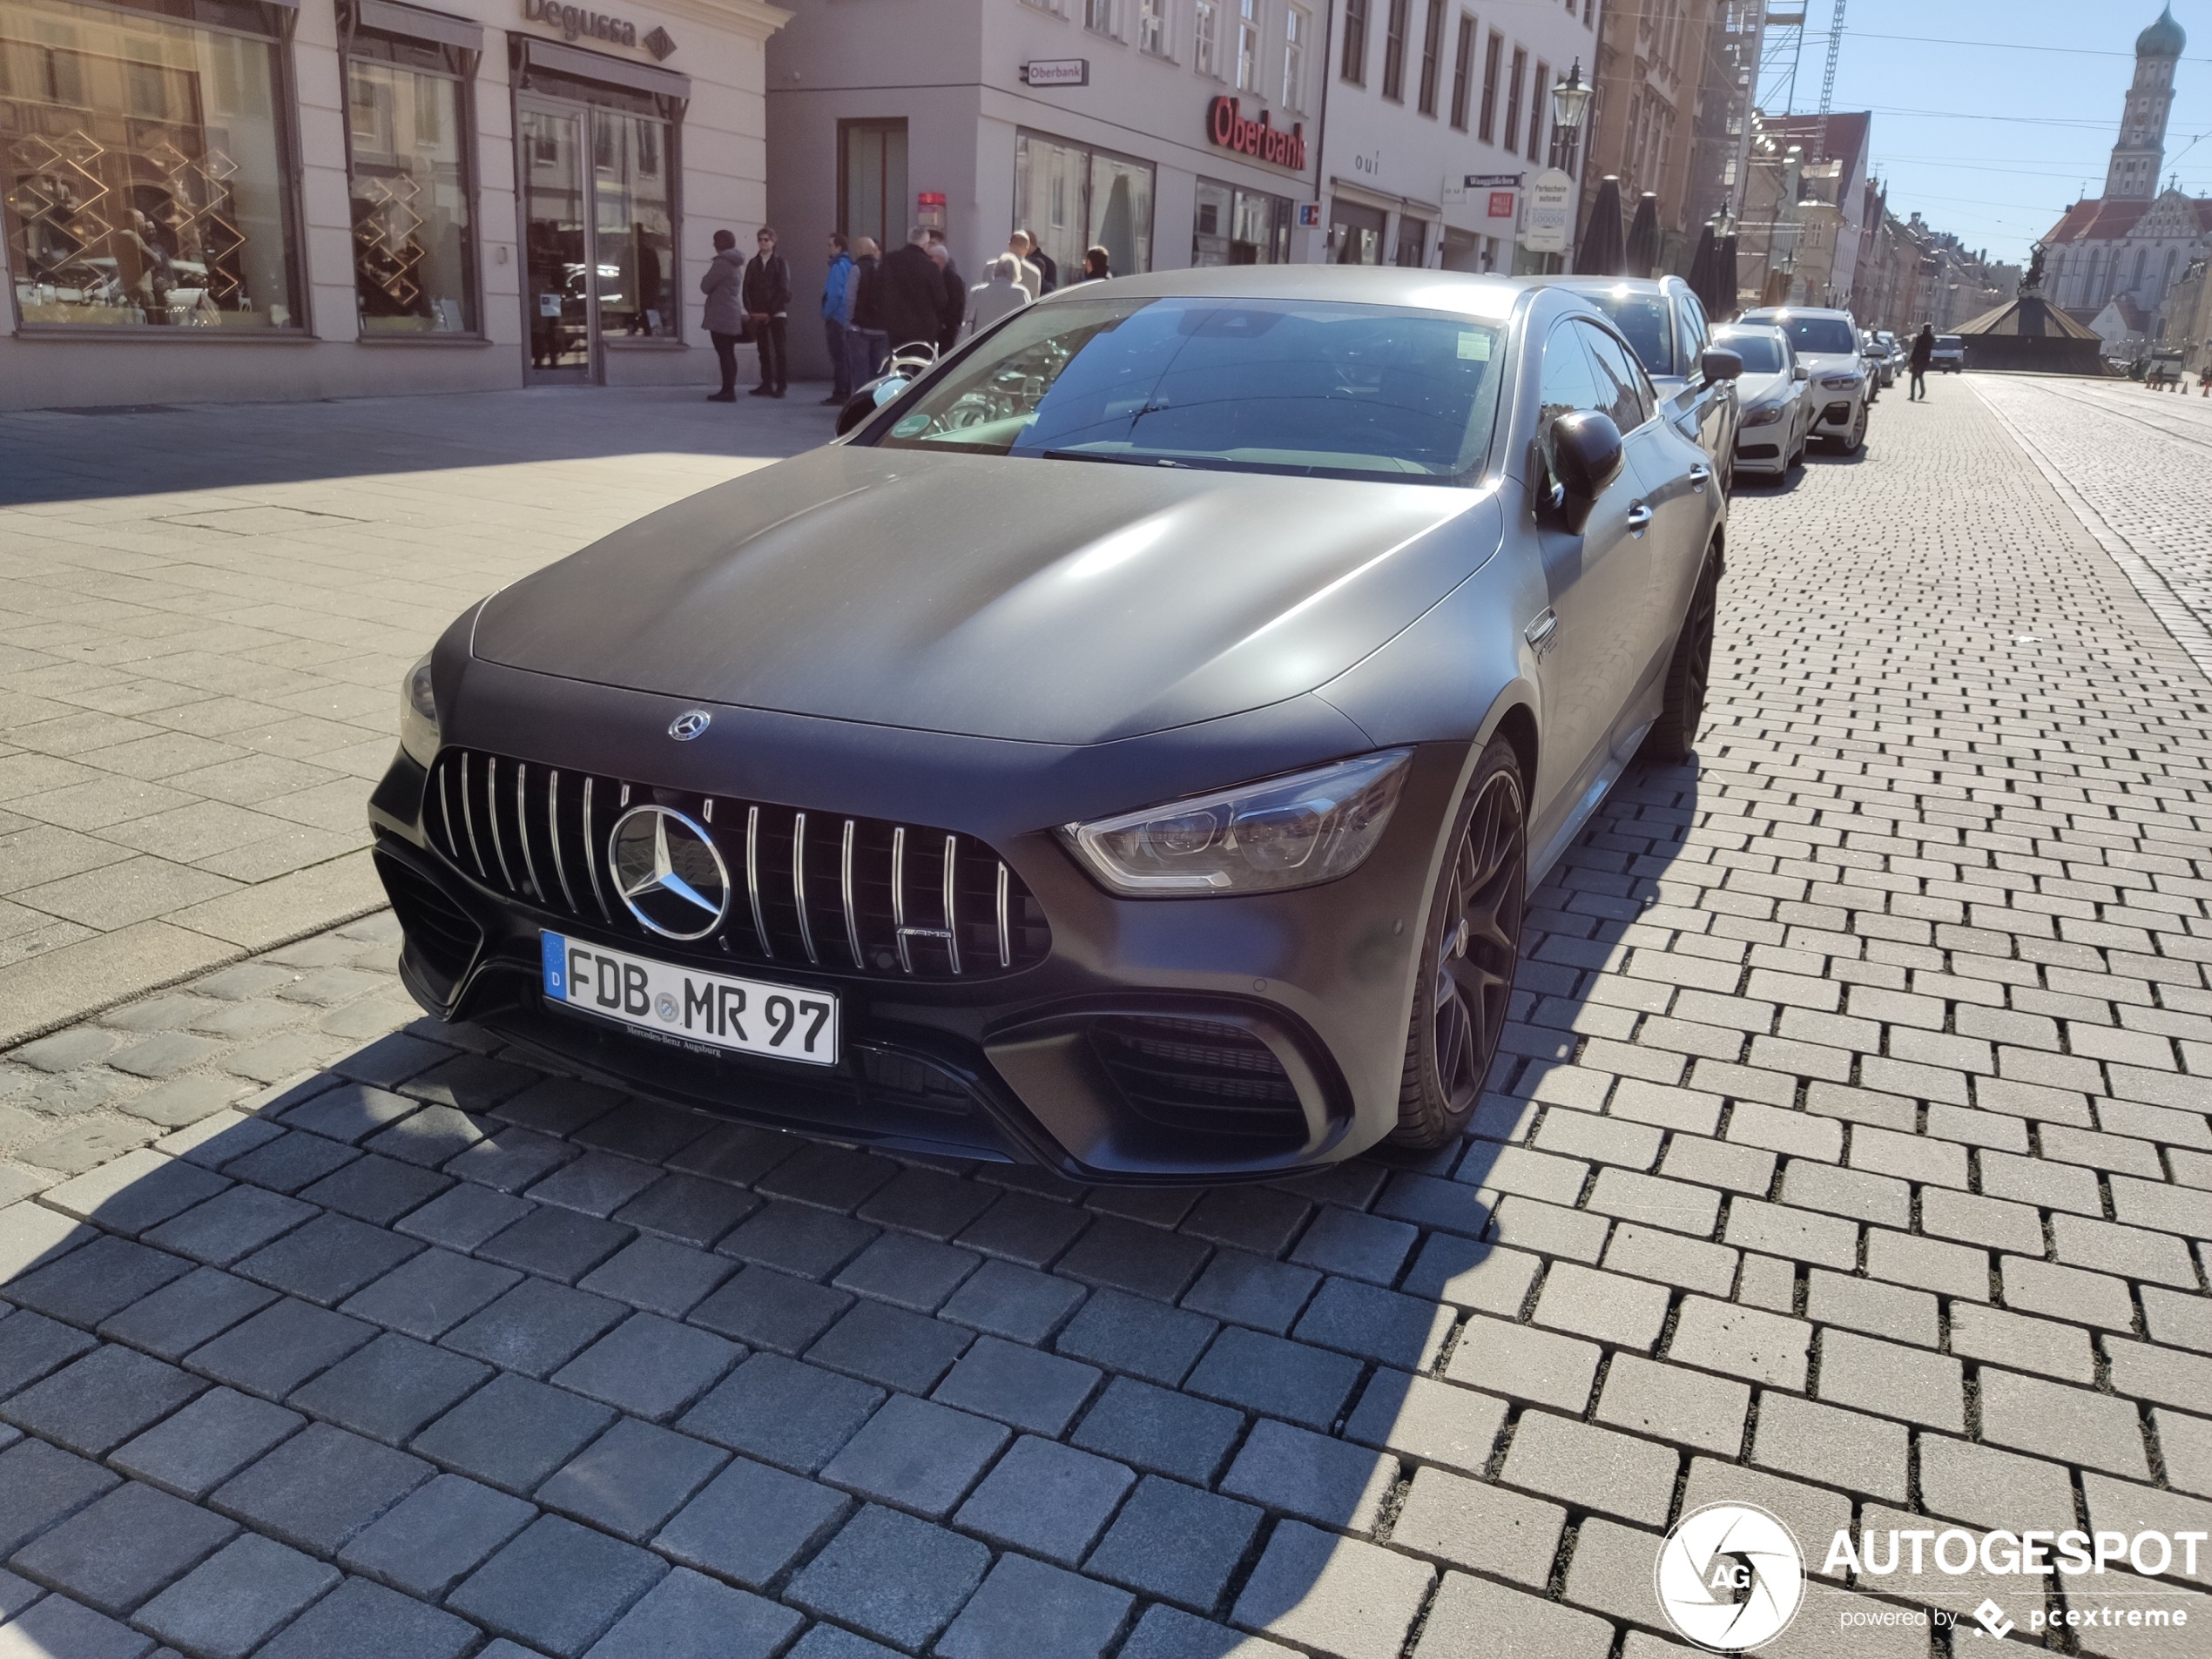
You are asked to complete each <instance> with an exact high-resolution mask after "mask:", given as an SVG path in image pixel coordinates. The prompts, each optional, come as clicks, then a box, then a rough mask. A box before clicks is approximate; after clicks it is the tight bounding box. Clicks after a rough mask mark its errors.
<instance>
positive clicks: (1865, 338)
mask: <svg viewBox="0 0 2212 1659" xmlns="http://www.w3.org/2000/svg"><path fill="white" fill-rule="evenodd" d="M1859 339H1860V341H1862V342H1863V343H1862V344H1861V345H1860V347H1859V348H1858V354H1859V356H1860V357H1861V358H1863V359H1864V360H1865V363H1866V367H1867V368H1868V370H1869V371H1871V374H1873V376H1874V384H1873V387H1871V388H1869V396H1868V401H1870V402H1871V401H1873V400H1874V399H1875V398H1878V397H1879V396H1880V395H1881V393H1880V391H1879V389H1878V388H1882V387H1885V386H1894V385H1896V384H1897V369H1896V368H1895V367H1894V366H1893V365H1892V363H1891V361H1890V348H1889V347H1887V346H1885V345H1884V344H1883V343H1882V341H1881V337H1880V336H1879V335H1878V334H1875V333H1874V332H1873V331H1872V330H1871V329H1869V330H1868V331H1867V332H1866V333H1865V334H1861V335H1860V336H1859Z"/></svg>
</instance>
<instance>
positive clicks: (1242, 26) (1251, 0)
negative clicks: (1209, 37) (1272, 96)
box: [1237, 0, 1260, 92]
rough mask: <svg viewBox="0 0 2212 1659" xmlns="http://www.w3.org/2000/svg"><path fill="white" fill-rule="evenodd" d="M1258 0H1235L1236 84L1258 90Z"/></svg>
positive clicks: (1252, 90)
mask: <svg viewBox="0 0 2212 1659" xmlns="http://www.w3.org/2000/svg"><path fill="white" fill-rule="evenodd" d="M1259 63H1260V59H1259V0H1237V84H1238V86H1239V87H1241V88H1242V89H1243V90H1244V91H1247V92H1257V91H1259V74H1260V69H1259Z"/></svg>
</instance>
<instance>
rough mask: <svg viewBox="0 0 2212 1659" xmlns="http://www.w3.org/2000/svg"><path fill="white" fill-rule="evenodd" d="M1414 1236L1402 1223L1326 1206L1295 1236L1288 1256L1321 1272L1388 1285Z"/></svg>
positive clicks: (1396, 1275) (1404, 1257) (1413, 1232)
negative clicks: (1295, 1244) (1300, 1235)
mask: <svg viewBox="0 0 2212 1659" xmlns="http://www.w3.org/2000/svg"><path fill="white" fill-rule="evenodd" d="M1418 1236H1419V1235H1418V1233H1417V1232H1416V1231H1415V1230H1414V1229H1413V1228H1412V1227H1410V1226H1408V1225H1406V1224H1405V1223H1404V1222H1400V1221H1386V1220H1384V1219H1382V1218H1381V1217H1375V1216H1368V1215H1362V1214H1360V1213H1359V1211H1353V1210H1339V1209H1336V1208H1334V1207H1326V1208H1324V1209H1323V1210H1322V1211H1321V1212H1320V1214H1318V1216H1316V1217H1314V1218H1313V1223H1312V1225H1311V1226H1309V1227H1308V1228H1307V1229H1306V1230H1305V1234H1304V1236H1303V1237H1301V1238H1299V1240H1298V1247H1297V1249H1295V1250H1293V1251H1291V1260H1292V1261H1294V1262H1297V1263H1298V1264H1301V1265H1303V1266H1306V1267H1312V1268H1316V1269H1318V1270H1319V1271H1322V1272H1324V1273H1342V1274H1345V1275H1347V1276H1349V1277H1351V1278H1364V1279H1366V1280H1368V1281H1369V1282H1370V1283H1372V1284H1377V1285H1388V1284H1391V1283H1393V1281H1394V1280H1395V1279H1396V1278H1397V1277H1398V1271H1399V1268H1400V1267H1402V1266H1403V1265H1404V1264H1405V1261H1406V1254H1407V1252H1408V1251H1411V1250H1412V1248H1413V1243H1414V1240H1415V1239H1416V1238H1417V1237H1418Z"/></svg>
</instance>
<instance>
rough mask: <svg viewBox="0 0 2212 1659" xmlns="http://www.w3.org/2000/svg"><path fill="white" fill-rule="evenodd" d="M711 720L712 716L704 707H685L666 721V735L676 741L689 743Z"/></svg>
mask: <svg viewBox="0 0 2212 1659" xmlns="http://www.w3.org/2000/svg"><path fill="white" fill-rule="evenodd" d="M713 721H714V717H713V716H712V715H711V714H709V713H708V712H707V711H705V709H686V710H685V711H684V712H683V713H681V714H679V715H678V716H677V717H676V718H674V719H672V720H671V721H670V722H669V723H668V735H669V736H670V737H671V738H675V739H676V741H677V742H678V743H689V742H690V741H691V739H692V738H696V737H697V736H698V734H699V733H700V732H704V731H705V730H706V729H707V727H708V726H709V725H711V724H713Z"/></svg>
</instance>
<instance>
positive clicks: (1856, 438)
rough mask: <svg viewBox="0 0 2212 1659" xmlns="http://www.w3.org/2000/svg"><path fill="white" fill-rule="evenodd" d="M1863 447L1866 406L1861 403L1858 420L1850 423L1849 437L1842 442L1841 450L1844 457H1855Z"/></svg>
mask: <svg viewBox="0 0 2212 1659" xmlns="http://www.w3.org/2000/svg"><path fill="white" fill-rule="evenodd" d="M1865 447H1866V405H1865V404H1864V403H1862V404H1860V405H1859V406H1858V420H1856V421H1853V422H1852V423H1851V436H1850V437H1848V438H1846V439H1845V440H1844V445H1843V449H1844V454H1845V455H1857V454H1858V452H1859V451H1860V450H1861V449H1864V448H1865Z"/></svg>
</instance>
